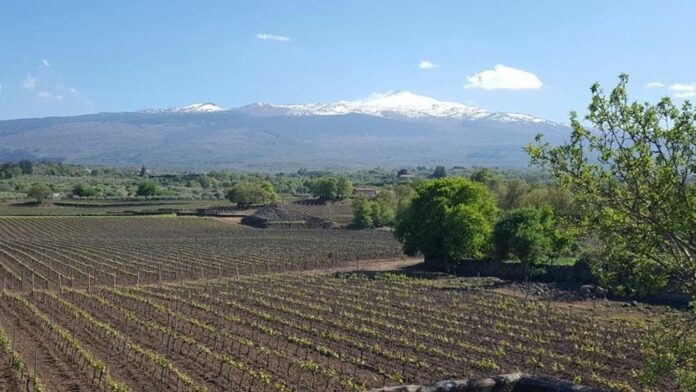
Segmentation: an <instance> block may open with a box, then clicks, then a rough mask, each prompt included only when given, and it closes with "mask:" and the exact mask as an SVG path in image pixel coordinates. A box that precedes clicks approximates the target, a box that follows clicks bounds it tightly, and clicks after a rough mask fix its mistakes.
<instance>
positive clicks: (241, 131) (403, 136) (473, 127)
mask: <svg viewBox="0 0 696 392" xmlns="http://www.w3.org/2000/svg"><path fill="white" fill-rule="evenodd" d="M538 132H542V133H544V134H545V135H546V136H547V139H548V140H549V141H551V142H559V141H561V140H563V138H565V137H567V135H568V134H569V128H568V127H567V126H564V125H562V124H557V123H554V122H551V121H547V120H543V119H539V118H537V117H533V116H529V115H523V114H516V113H498V112H490V111H487V110H485V109H482V108H476V107H473V106H467V105H464V104H460V103H456V102H446V101H437V100H434V99H433V98H429V97H423V96H417V95H415V94H412V93H409V92H392V93H389V94H381V95H373V96H372V97H369V98H366V99H364V100H357V101H336V102H330V103H323V104H303V105H272V104H252V105H247V106H243V107H240V108H232V109H224V108H222V107H220V106H217V105H215V104H212V103H201V104H194V105H188V106H184V107H180V108H168V109H149V110H145V111H136V112H121V113H97V114H86V115H79V116H68V117H47V118H33V119H17V120H5V121H0V161H2V160H17V159H23V158H27V159H34V160H43V159H51V160H58V161H64V162H68V163H78V164H99V165H112V166H139V165H142V164H145V165H148V166H152V167H173V168H174V167H176V168H190V169H209V168H239V169H253V170H257V169H259V170H281V171H284V170H298V169H301V168H307V169H309V168H334V169H340V168H358V167H359V168H369V167H375V166H382V167H400V166H422V165H435V164H446V165H447V164H451V165H464V166H467V165H477V166H499V167H520V166H527V164H528V157H527V156H526V153H525V152H524V151H523V148H522V147H523V146H524V144H526V143H529V142H531V141H532V140H533V138H534V136H535V135H536V134H537V133H538Z"/></svg>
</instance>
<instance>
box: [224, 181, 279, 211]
mask: <svg viewBox="0 0 696 392" xmlns="http://www.w3.org/2000/svg"><path fill="white" fill-rule="evenodd" d="M226 197H227V200H229V201H231V202H233V203H237V205H239V206H251V205H255V204H268V203H272V202H274V201H276V199H277V195H276V192H275V189H274V188H273V184H271V183H270V182H267V181H262V182H237V183H235V184H233V185H232V186H231V187H230V188H229V189H228V190H227V192H226Z"/></svg>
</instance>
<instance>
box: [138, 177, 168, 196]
mask: <svg viewBox="0 0 696 392" xmlns="http://www.w3.org/2000/svg"><path fill="white" fill-rule="evenodd" d="M135 194H136V195H137V196H157V195H161V194H162V190H161V189H160V188H159V186H158V185H157V183H156V182H154V181H143V182H141V183H140V185H138V190H137V191H136V192H135Z"/></svg>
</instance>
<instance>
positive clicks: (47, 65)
mask: <svg viewBox="0 0 696 392" xmlns="http://www.w3.org/2000/svg"><path fill="white" fill-rule="evenodd" d="M41 65H43V66H44V67H46V68H51V63H49V62H48V60H46V59H41Z"/></svg>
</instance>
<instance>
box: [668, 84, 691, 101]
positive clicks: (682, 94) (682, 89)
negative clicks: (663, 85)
mask: <svg viewBox="0 0 696 392" xmlns="http://www.w3.org/2000/svg"><path fill="white" fill-rule="evenodd" d="M669 90H670V91H671V92H672V94H674V97H675V98H680V99H685V98H691V97H696V83H691V84H685V83H675V84H673V85H671V86H669Z"/></svg>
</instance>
